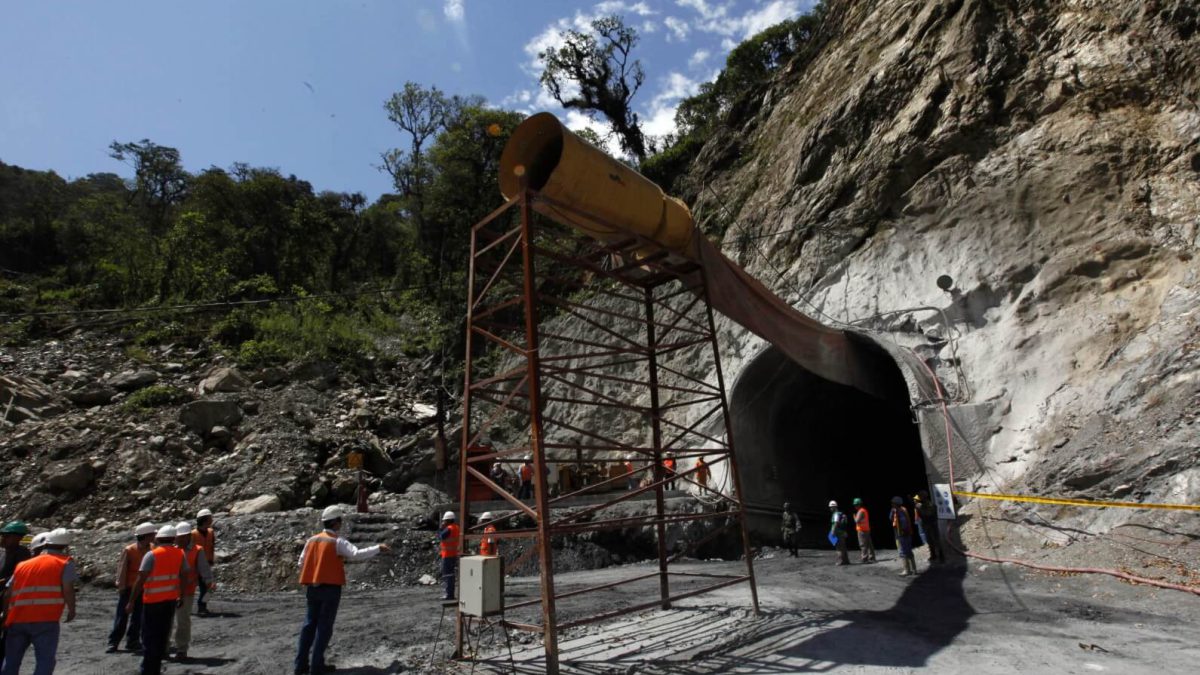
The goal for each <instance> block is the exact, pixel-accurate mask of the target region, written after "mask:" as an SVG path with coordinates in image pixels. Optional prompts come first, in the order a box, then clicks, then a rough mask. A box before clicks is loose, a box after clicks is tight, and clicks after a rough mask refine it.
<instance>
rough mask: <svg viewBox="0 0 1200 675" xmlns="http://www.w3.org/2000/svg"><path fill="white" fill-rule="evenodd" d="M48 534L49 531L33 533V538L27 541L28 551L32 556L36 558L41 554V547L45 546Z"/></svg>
mask: <svg viewBox="0 0 1200 675" xmlns="http://www.w3.org/2000/svg"><path fill="white" fill-rule="evenodd" d="M49 534H50V533H49V532H42V533H41V534H35V535H33V539H32V540H31V541H30V542H29V553H30V554H31V555H32V557H34V558H36V557H38V556H39V555H41V554H42V549H44V548H46V537H47V536H49Z"/></svg>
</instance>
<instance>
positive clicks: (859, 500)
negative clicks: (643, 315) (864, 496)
mask: <svg viewBox="0 0 1200 675" xmlns="http://www.w3.org/2000/svg"><path fill="white" fill-rule="evenodd" d="M854 505H855V506H862V500H861V499H859V498H858V497H855V498H854Z"/></svg>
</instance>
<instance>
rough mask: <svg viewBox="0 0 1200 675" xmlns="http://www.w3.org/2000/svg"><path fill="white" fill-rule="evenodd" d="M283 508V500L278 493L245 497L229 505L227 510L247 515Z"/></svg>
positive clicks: (271, 511) (235, 513)
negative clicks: (250, 497) (245, 498)
mask: <svg viewBox="0 0 1200 675" xmlns="http://www.w3.org/2000/svg"><path fill="white" fill-rule="evenodd" d="M282 509H283V502H282V501H281V500H280V499H279V496H278V495H262V496H259V497H255V498H254V499H247V500H244V501H240V502H236V503H234V504H233V506H230V507H229V512H230V513H232V514H234V515H248V514H251V513H273V512H275V511H279V510H282Z"/></svg>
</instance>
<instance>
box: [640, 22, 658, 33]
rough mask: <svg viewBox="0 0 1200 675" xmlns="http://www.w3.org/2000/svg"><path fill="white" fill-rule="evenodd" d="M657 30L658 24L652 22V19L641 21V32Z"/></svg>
mask: <svg viewBox="0 0 1200 675" xmlns="http://www.w3.org/2000/svg"><path fill="white" fill-rule="evenodd" d="M657 31H658V24H656V23H654V22H653V21H649V20H647V21H643V22H642V32H643V33H654V32H657Z"/></svg>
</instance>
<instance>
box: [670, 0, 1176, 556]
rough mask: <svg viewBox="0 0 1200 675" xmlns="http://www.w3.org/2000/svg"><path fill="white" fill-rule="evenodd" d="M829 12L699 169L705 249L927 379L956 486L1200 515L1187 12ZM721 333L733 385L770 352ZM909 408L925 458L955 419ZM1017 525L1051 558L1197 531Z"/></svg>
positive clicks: (1171, 522) (694, 193) (1114, 522)
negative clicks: (1029, 530) (1102, 542)
mask: <svg viewBox="0 0 1200 675" xmlns="http://www.w3.org/2000/svg"><path fill="white" fill-rule="evenodd" d="M829 5H830V6H829V10H830V11H829V15H828V16H829V18H828V19H827V21H826V25H825V30H826V31H829V34H830V36H831V37H830V39H829V41H828V43H827V44H825V45H824V46H823V48H822V49H821V50H820V51H819V53H817V54H816V55H815V56H814V57H812V58H805V59H804V60H802V61H797V62H796V63H794V64H792V66H791V67H789V68H785V69H784V71H783V72H782V73H781V74H780V76H779V77H778V78H777V80H776V81H775V83H774V84H773V86H772V87H771V88H770V90H769V91H768V92H767V93H766V95H765V96H764V97H763V98H762V101H761V105H760V106H758V108H757V112H756V114H754V115H753V116H752V117H751V118H749V119H746V120H743V121H742V122H741V123H740V124H739V126H738V128H735V129H731V130H730V131H729V132H728V133H725V134H723V135H719V136H717V137H714V138H713V139H711V140H710V141H709V142H708V143H707V145H706V146H705V148H704V151H703V152H702V154H701V157H700V161H699V162H698V163H697V165H696V166H695V167H694V170H693V171H692V173H691V174H690V176H689V177H688V179H687V184H688V185H690V188H689V191H690V192H691V197H692V198H693V201H694V203H693V208H694V211H695V212H696V214H697V216H698V219H699V220H700V222H701V223H702V227H704V228H705V229H706V230H708V231H710V232H722V233H723V249H724V251H725V252H726V254H727V255H729V256H730V257H732V258H734V259H735V260H737V261H738V262H740V263H741V264H742V265H743V266H745V268H746V269H747V270H749V271H750V272H752V273H753V274H755V275H756V276H758V277H759V278H760V279H761V280H763V281H764V282H765V283H767V284H768V285H769V286H770V287H772V288H773V289H774V290H775V291H776V292H777V293H778V294H779V295H781V296H782V297H784V298H786V299H787V300H789V301H790V302H792V304H793V305H794V306H796V307H797V308H798V309H801V310H802V311H805V312H806V313H809V314H810V315H812V316H813V317H814V318H817V319H820V320H822V321H824V322H825V323H827V324H829V325H839V326H852V327H855V328H856V329H860V330H864V331H870V332H873V333H874V334H875V335H877V336H878V338H879V340H880V341H881V342H883V343H890V344H893V345H897V346H902V348H903V349H905V350H906V351H907V350H908V349H910V348H911V349H914V350H915V353H917V354H920V355H921V356H922V358H923V359H924V360H925V361H926V362H927V363H929V364H930V365H931V366H932V367H934V368H936V370H937V373H938V375H939V376H940V379H941V380H942V381H943V382H945V383H946V385H947V390H948V394H947V395H948V398H950V399H952V400H954V401H956V402H957V403H959V404H963V405H961V406H960V408H959V410H960V412H962V413H972V415H973V417H974V418H975V420H976V422H977V423H976V424H975V425H974V427H973V429H971V430H968V432H967V433H965V434H963V435H964V436H966V437H965V438H954V439H952V442H953V443H954V444H956V446H957V448H956V455H955V457H956V460H957V466H956V469H957V471H958V473H957V476H956V478H957V479H959V480H960V481H965V482H962V483H961V485H960V487H966V488H970V487H976V488H979V489H987V490H991V491H1006V492H1019V493H1030V494H1045V495H1066V496H1072V497H1091V498H1108V499H1112V498H1117V499H1133V500H1142V501H1148V502H1170V503H1193V504H1194V503H1196V502H1197V501H1200V452H1198V450H1197V446H1198V445H1200V425H1197V423H1196V420H1197V416H1198V410H1200V263H1198V262H1197V259H1196V255H1197V248H1198V247H1200V202H1198V201H1197V197H1198V196H1200V140H1198V137H1200V110H1198V108H1197V102H1196V101H1197V98H1196V95H1197V73H1198V72H1200V70H1198V69H1197V66H1198V65H1200V49H1198V47H1200V40H1198V39H1197V37H1196V35H1195V34H1196V29H1197V26H1198V25H1200V24H1198V18H1197V16H1198V15H1197V11H1196V8H1195V5H1194V4H1193V3H1188V2H1157V1H1153V2H1139V3H1115V2H1100V1H1089V0H1075V1H1065V0H1064V1H1058V2H1055V1H1041V2H1035V1H1020V2H1005V3H1001V2H988V1H985V0H943V1H930V2H902V1H892V2H852V1H836V0H835V1H834V2H831V3H829ZM940 275H949V276H950V277H952V279H953V287H952V288H951V289H950V290H949V291H943V290H942V289H940V288H939V287H938V285H937V284H936V283H935V280H936V279H937V278H938V277H939V276H940ZM911 308H922V309H911ZM937 310H940V312H939V311H937ZM722 332H723V344H724V345H725V346H726V349H725V366H726V372H727V373H729V372H730V371H732V372H733V373H738V372H740V371H741V370H742V369H743V368H745V367H746V365H747V364H749V363H750V362H751V361H752V360H753V359H755V358H756V357H757V356H758V355H759V353H760V350H761V349H762V348H763V345H762V344H761V341H760V340H758V339H757V338H755V337H754V336H752V335H749V334H748V333H747V332H746V331H745V330H743V329H741V328H740V327H738V326H736V325H731V324H729V323H728V322H726V323H725V324H724V325H723V326H722ZM914 403H916V404H917V408H918V413H919V414H920V413H921V412H922V411H921V410H920V409H921V408H926V410H925V412H927V413H929V414H921V415H920V419H921V421H922V426H923V427H927V428H926V429H923V434H924V435H925V437H926V440H927V441H930V439H931V438H932V437H935V436H937V434H940V433H941V426H940V425H941V422H940V421H937V419H936V418H937V417H940V416H941V415H942V413H941V412H940V411H939V410H937V409H936V406H933V407H932V409H930V408H931V406H929V405H924V406H922V405H921V402H920V401H914ZM952 410H953V409H952ZM960 431H961V429H960ZM931 432H936V433H931ZM929 445H930V443H929V442H927V443H926V452H927V454H930V455H940V454H941V453H942V452H944V442H943V443H942V446H943V447H942V448H940V449H939V448H930V447H929ZM928 460H929V462H930V463H931V464H933V465H935V467H937V468H939V469H941V470H944V469H945V468H946V467H945V466H944V465H942V464H941V462H942V460H940V459H939V458H938V457H936V456H929V457H928ZM1001 514H1002V516H1001V517H1004V515H1008V516H1011V517H1012V518H1010V519H1016V520H1027V521H1030V522H1034V523H1036V524H1037V525H1039V526H1045V525H1046V524H1047V523H1050V524H1051V525H1052V527H1041V528H1040V529H1039V531H1038V537H1042V538H1045V539H1047V540H1049V541H1056V542H1058V543H1062V542H1064V541H1068V540H1071V539H1073V538H1074V536H1072V535H1070V534H1067V535H1063V534H1062V533H1063V532H1066V531H1068V530H1071V529H1075V530H1076V531H1079V532H1080V535H1079V536H1088V535H1090V534H1103V533H1106V532H1109V531H1112V530H1113V528H1116V527H1117V526H1120V525H1123V524H1125V525H1133V524H1150V523H1152V524H1154V525H1155V526H1159V527H1162V528H1164V529H1166V530H1167V531H1171V532H1176V531H1179V532H1188V533H1191V534H1193V535H1194V534H1195V533H1197V532H1198V531H1200V527H1198V526H1197V525H1196V524H1195V519H1194V516H1190V515H1188V516H1186V517H1185V516H1179V515H1177V514H1175V513H1171V512H1146V511H1131V510H1106V511H1097V510H1090V509H1083V510H1080V509H1064V510H1057V509H1054V510H1050V509H1045V508H1043V509H1042V510H1041V511H1040V512H1038V513H1036V514H1034V513H1032V512H1031V511H1030V510H1029V509H1028V508H1027V507H1019V508H1018V507H1007V508H1005V509H1002V510H1001ZM978 522H980V521H976V522H975V523H974V524H973V525H978ZM968 527H971V526H968ZM1027 543H1034V542H1027Z"/></svg>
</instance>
